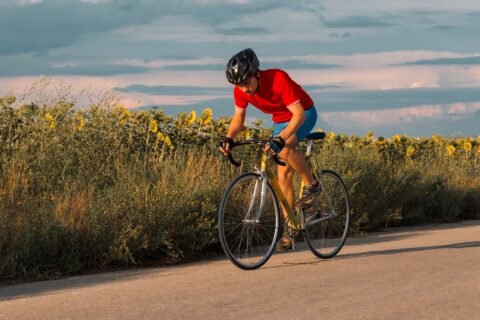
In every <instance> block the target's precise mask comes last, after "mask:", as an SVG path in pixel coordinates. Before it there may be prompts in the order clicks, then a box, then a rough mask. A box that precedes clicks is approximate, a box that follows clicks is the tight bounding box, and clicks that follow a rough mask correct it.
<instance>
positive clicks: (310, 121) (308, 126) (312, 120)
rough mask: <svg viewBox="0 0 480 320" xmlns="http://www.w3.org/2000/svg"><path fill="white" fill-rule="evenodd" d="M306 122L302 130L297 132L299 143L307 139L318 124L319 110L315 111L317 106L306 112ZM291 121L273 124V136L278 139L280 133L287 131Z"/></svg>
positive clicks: (299, 129)
mask: <svg viewBox="0 0 480 320" xmlns="http://www.w3.org/2000/svg"><path fill="white" fill-rule="evenodd" d="M305 115H306V118H305V122H304V123H303V124H302V126H301V127H300V128H298V130H297V137H298V142H300V141H302V140H303V139H305V137H306V136H307V135H308V134H309V133H310V132H311V131H312V129H313V128H314V127H315V124H316V123H317V110H315V106H312V107H311V108H310V109H308V110H305ZM288 123H289V121H286V122H274V123H273V136H274V137H278V135H279V134H280V132H282V130H283V129H285V128H286V127H287V125H288Z"/></svg>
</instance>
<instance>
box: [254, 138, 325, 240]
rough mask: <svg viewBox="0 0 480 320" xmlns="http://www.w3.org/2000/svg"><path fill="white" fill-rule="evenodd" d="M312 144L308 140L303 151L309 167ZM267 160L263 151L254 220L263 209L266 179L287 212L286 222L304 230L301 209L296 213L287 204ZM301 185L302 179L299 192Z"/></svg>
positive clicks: (255, 190) (297, 229)
mask: <svg viewBox="0 0 480 320" xmlns="http://www.w3.org/2000/svg"><path fill="white" fill-rule="evenodd" d="M312 144H313V141H312V140H309V141H308V145H307V151H306V153H305V158H306V159H307V163H308V166H309V167H310V168H311V167H312V165H311V160H310V159H311V152H312ZM267 160H268V156H267V155H266V154H265V153H263V154H262V160H261V164H260V174H261V176H262V182H263V183H262V190H261V201H260V206H259V208H258V211H257V215H256V220H258V219H259V214H260V212H261V211H262V209H263V205H264V197H265V190H266V187H267V181H268V182H270V185H271V186H272V188H273V189H274V191H275V194H276V195H277V198H278V200H279V201H280V202H281V204H282V205H283V207H284V209H285V211H286V213H287V216H288V220H289V221H288V222H290V223H289V224H290V226H291V227H292V228H293V229H295V230H296V231H301V230H304V229H305V226H304V222H305V221H304V218H303V211H302V210H299V211H298V212H299V213H300V214H297V213H295V211H294V210H293V209H292V208H291V207H290V205H289V204H288V201H287V198H286V197H285V194H284V193H283V191H282V189H281V188H280V185H279V183H278V180H277V177H276V176H275V173H274V172H273V170H272V169H271V167H269V166H267ZM265 178H266V179H265ZM303 186H304V184H303V181H302V182H301V185H300V194H302V191H303ZM257 187H258V186H257V185H255V188H254V195H253V197H252V202H251V203H250V208H249V210H248V213H247V216H248V215H249V213H250V211H251V209H252V207H253V203H254V202H255V198H256V195H257V192H258V190H257ZM321 220H325V219H321ZM317 222H320V221H317V220H315V221H312V223H317Z"/></svg>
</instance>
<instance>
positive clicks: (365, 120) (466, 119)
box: [321, 102, 480, 136]
mask: <svg viewBox="0 0 480 320" xmlns="http://www.w3.org/2000/svg"><path fill="white" fill-rule="evenodd" d="M479 115H480V102H474V103H455V104H446V105H442V104H438V105H419V106H414V107H409V108H398V109H382V110H375V111H353V112H322V113H321V116H322V119H324V120H325V121H326V122H327V123H328V124H330V125H331V126H332V127H333V128H335V129H336V130H337V131H342V132H348V133H359V132H367V131H369V130H372V129H374V130H375V131H376V132H377V134H381V135H393V134H398V133H404V134H410V135H422V136H429V135H432V134H434V133H437V132H441V131H442V132H444V134H447V132H448V134H453V133H458V132H459V131H461V132H462V133H463V134H466V135H475V134H477V133H476V132H478V131H476V130H477V128H476V126H474V125H473V124H474V121H475V119H478V118H479Z"/></svg>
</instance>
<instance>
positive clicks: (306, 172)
mask: <svg viewBox="0 0 480 320" xmlns="http://www.w3.org/2000/svg"><path fill="white" fill-rule="evenodd" d="M297 141H298V139H297V136H296V135H293V136H291V137H290V138H289V139H288V140H287V141H286V142H285V147H284V148H283V150H282V151H281V152H280V154H279V156H280V158H281V159H282V160H284V161H286V162H287V163H288V166H289V167H291V168H292V169H293V170H294V171H295V172H296V173H297V174H298V175H299V176H300V178H301V179H302V181H303V183H304V184H306V185H312V184H314V183H315V178H314V177H313V175H312V173H311V172H310V169H309V168H308V165H307V160H306V159H305V155H303V154H301V153H300V152H298V151H297V150H296V149H295V147H296V146H297ZM279 167H280V166H279ZM291 185H292V190H293V180H292V183H291ZM282 190H283V186H282ZM294 196H295V193H294Z"/></svg>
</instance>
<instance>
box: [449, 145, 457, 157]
mask: <svg viewBox="0 0 480 320" xmlns="http://www.w3.org/2000/svg"><path fill="white" fill-rule="evenodd" d="M456 151H457V149H456V148H455V146H452V145H449V146H448V147H447V153H448V155H449V156H453V155H455V152H456Z"/></svg>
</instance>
